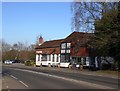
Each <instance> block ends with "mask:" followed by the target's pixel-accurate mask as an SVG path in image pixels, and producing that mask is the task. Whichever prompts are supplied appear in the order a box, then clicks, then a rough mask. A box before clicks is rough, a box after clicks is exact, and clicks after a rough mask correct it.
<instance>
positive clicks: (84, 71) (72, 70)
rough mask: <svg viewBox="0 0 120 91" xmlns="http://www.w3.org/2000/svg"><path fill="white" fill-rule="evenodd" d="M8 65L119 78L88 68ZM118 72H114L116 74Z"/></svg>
mask: <svg viewBox="0 0 120 91" xmlns="http://www.w3.org/2000/svg"><path fill="white" fill-rule="evenodd" d="M7 66H9V67H18V68H28V69H29V68H32V69H41V70H47V71H48V70H52V71H57V72H61V71H62V72H67V73H77V74H85V75H91V76H102V77H109V78H116V79H119V75H114V74H108V73H99V72H97V71H90V70H88V69H83V70H82V71H81V70H80V69H69V68H58V67H34V66H25V65H24V64H21V63H15V64H12V65H7ZM117 73H118V72H116V74H117Z"/></svg>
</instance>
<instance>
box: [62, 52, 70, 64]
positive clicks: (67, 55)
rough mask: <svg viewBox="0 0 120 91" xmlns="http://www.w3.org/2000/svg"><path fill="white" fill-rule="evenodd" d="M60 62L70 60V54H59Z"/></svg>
mask: <svg viewBox="0 0 120 91" xmlns="http://www.w3.org/2000/svg"><path fill="white" fill-rule="evenodd" d="M61 62H70V54H67V53H65V54H61Z"/></svg>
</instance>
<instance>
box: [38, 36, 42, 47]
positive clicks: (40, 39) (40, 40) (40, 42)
mask: <svg viewBox="0 0 120 91" xmlns="http://www.w3.org/2000/svg"><path fill="white" fill-rule="evenodd" d="M42 43H43V38H42V36H40V38H39V46H40V45H41V44H42Z"/></svg>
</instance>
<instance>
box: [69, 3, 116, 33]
mask: <svg viewBox="0 0 120 91" xmlns="http://www.w3.org/2000/svg"><path fill="white" fill-rule="evenodd" d="M116 6H117V3H116V2H73V3H72V5H71V10H72V12H73V17H72V30H73V31H85V32H89V31H90V32H93V31H94V30H95V27H94V23H95V21H97V20H99V19H101V17H102V16H103V15H104V14H105V13H106V12H108V11H109V10H110V9H111V8H112V9H113V8H116Z"/></svg>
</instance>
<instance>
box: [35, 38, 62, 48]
mask: <svg viewBox="0 0 120 91" xmlns="http://www.w3.org/2000/svg"><path fill="white" fill-rule="evenodd" d="M62 41H63V39H59V40H51V41H46V42H44V43H43V44H42V45H40V46H38V47H36V48H35V49H42V48H54V47H59V46H60V44H61V42H62Z"/></svg>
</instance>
